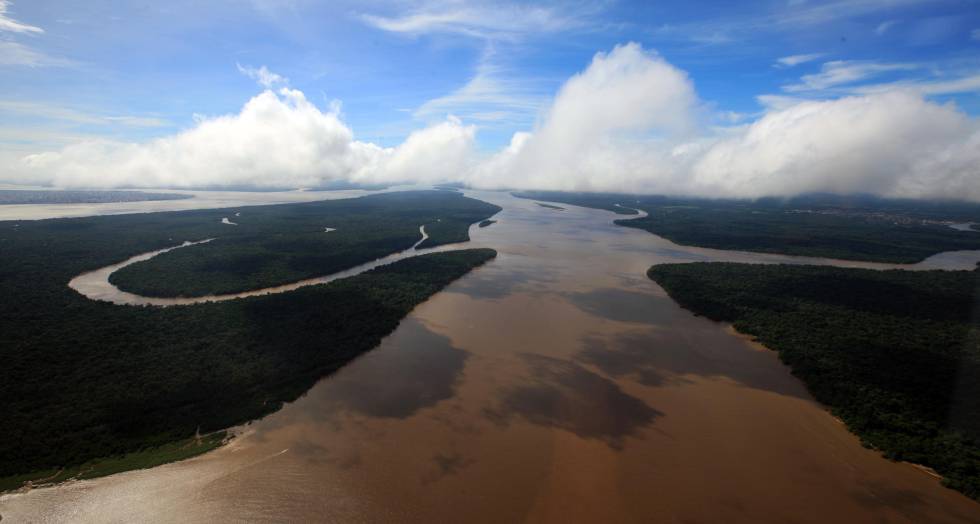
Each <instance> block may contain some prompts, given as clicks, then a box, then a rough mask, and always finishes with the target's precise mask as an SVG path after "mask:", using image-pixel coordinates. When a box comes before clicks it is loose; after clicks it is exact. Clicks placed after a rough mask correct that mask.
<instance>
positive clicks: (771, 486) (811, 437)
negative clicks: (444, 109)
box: [0, 193, 980, 524]
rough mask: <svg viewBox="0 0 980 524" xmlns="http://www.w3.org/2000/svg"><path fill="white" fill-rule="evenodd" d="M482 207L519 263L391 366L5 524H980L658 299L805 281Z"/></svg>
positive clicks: (8, 502)
mask: <svg viewBox="0 0 980 524" xmlns="http://www.w3.org/2000/svg"><path fill="white" fill-rule="evenodd" d="M474 196H478V197H480V198H483V199H486V200H488V201H493V202H495V203H498V204H500V205H502V206H503V207H504V211H503V212H501V213H500V214H499V215H498V216H496V217H494V218H495V219H497V220H498V222H497V223H495V224H493V225H492V226H490V227H487V228H474V229H473V230H472V232H471V233H472V235H473V237H474V242H473V244H474V245H475V246H478V245H488V246H491V247H494V248H496V249H497V250H498V252H499V256H498V257H497V259H496V260H494V261H493V262H491V263H490V264H488V265H486V266H484V267H482V268H480V269H478V270H476V271H474V272H472V273H470V274H469V275H467V276H466V277H464V278H462V279H461V280H459V281H457V282H456V283H454V284H453V285H451V286H449V287H448V288H447V289H446V290H445V291H444V292H442V293H439V294H438V295H436V296H435V297H433V298H432V299H431V300H429V301H428V302H426V303H424V304H422V305H421V306H419V307H418V308H416V310H415V311H414V312H413V313H412V314H411V315H410V316H409V317H408V318H406V319H405V320H404V321H403V322H402V324H401V326H400V327H399V328H398V330H396V331H395V332H394V333H393V334H392V335H391V336H390V337H388V338H387V339H385V340H384V342H383V343H382V344H381V346H380V347H378V348H376V349H375V350H373V351H371V352H369V353H367V354H365V355H364V356H362V357H361V358H359V359H357V360H356V361H354V362H352V363H351V364H350V365H348V366H346V367H345V368H343V369H341V370H340V371H339V372H338V373H336V374H334V375H333V376H331V377H328V378H326V379H324V380H322V381H321V382H320V383H318V384H317V385H316V386H315V387H314V388H313V389H311V390H310V391H309V392H308V393H307V394H306V395H305V396H304V397H302V398H301V399H299V400H297V401H296V402H294V403H292V404H290V405H288V406H286V407H285V408H284V409H282V410H281V411H279V412H277V413H275V414H273V415H270V416H268V417H266V418H264V419H262V420H260V421H257V422H254V423H252V424H250V425H247V426H245V427H243V428H239V430H238V431H239V432H240V436H239V437H238V438H236V439H235V440H234V441H233V442H232V443H231V444H230V445H228V446H226V447H224V448H221V449H219V450H217V451H215V452H212V453H209V454H207V455H204V456H202V457H198V458H195V459H191V460H188V461H184V462H180V463H175V464H169V465H165V466H162V467H159V468H155V469H151V470H146V471H136V472H128V473H124V474H120V475H115V476H111V477H107V478H103V479H95V480H92V481H82V482H75V483H70V484H65V485H61V486H57V487H54V488H45V489H37V490H33V491H30V492H27V493H22V494H13V495H5V496H3V497H2V498H0V514H2V515H3V516H4V524H6V522H7V521H8V520H9V521H12V522H20V521H71V522H85V521H98V522H135V521H160V522H212V521H238V520H247V521H251V522H282V521H332V522H401V521H405V522H458V521H467V522H469V521H473V522H515V521H518V522H519V521H532V522H827V521H838V522H977V521H978V520H980V505H978V504H977V503H975V502H973V501H971V500H969V499H967V498H966V497H963V496H962V495H960V494H958V493H956V492H954V491H951V490H947V489H945V488H943V487H941V486H940V485H939V483H938V481H937V480H936V479H934V478H933V477H931V476H930V475H929V474H927V473H925V472H923V471H920V470H919V469H917V468H915V467H913V466H911V465H908V464H901V463H892V462H889V461H887V460H885V459H883V458H881V457H880V456H879V455H878V454H876V453H874V452H872V451H869V450H866V449H864V448H862V447H861V446H860V444H859V442H858V440H857V438H855V437H854V436H853V435H851V434H850V433H848V432H847V431H846V430H845V429H844V428H843V426H841V425H840V424H839V423H838V422H837V421H836V420H834V418H833V417H831V416H830V415H829V414H828V413H827V412H826V411H824V410H823V409H822V408H821V407H820V406H819V405H817V404H816V403H814V402H813V400H812V399H811V398H810V397H809V395H808V394H807V393H806V391H805V389H804V388H803V386H802V385H801V384H800V383H799V382H798V381H797V380H796V379H795V378H793V377H792V376H791V375H790V374H789V372H788V371H787V369H786V368H785V367H784V366H782V365H781V364H780V363H779V361H778V359H777V358H776V356H775V354H774V353H773V352H770V351H768V350H765V349H764V348H760V347H758V346H756V345H754V344H752V343H750V342H748V341H746V340H745V339H744V338H742V337H739V336H736V335H735V334H733V333H732V332H731V331H730V330H729V329H728V328H726V327H725V326H723V325H719V324H716V323H713V322H710V321H707V320H704V319H703V318H698V317H694V316H693V315H691V314H690V313H688V312H686V311H684V310H682V309H680V308H679V307H678V306H676V304H674V302H673V301H672V300H670V299H669V298H668V297H667V296H666V294H665V293H664V292H663V291H662V290H661V289H660V288H659V287H658V286H657V285H656V284H655V283H653V282H651V281H649V280H648V279H647V278H646V277H645V271H646V269H647V268H648V267H649V266H650V265H651V264H653V263H657V262H674V261H685V260H687V261H690V260H714V259H727V260H744V261H764V262H779V261H787V260H790V259H788V258H786V257H778V256H762V255H752V254H744V253H725V252H719V251H714V250H705V249H694V248H685V247H680V246H676V245H674V244H671V243H670V242H667V241H665V240H662V239H659V238H657V237H655V236H653V235H650V234H648V233H646V232H643V231H638V230H633V229H629V228H622V227H617V226H613V225H612V219H613V218H615V217H614V216H613V215H612V214H611V213H608V212H602V211H595V210H585V209H581V208H576V207H573V206H563V207H566V210H565V211H555V210H551V209H547V208H543V207H540V206H538V205H536V204H535V203H534V202H533V201H527V200H517V199H512V198H510V197H508V196H506V195H502V194H492V193H487V194H482V193H476V194H474ZM971 257H972V258H971ZM978 258H980V257H978V253H977V252H973V253H960V254H955V255H945V256H939V257H934V258H933V259H931V260H930V261H927V262H926V263H924V264H922V265H920V267H947V268H956V267H967V268H968V267H972V263H975V261H976V260H977V259H978ZM848 265H859V266H873V267H882V266H880V265H873V264H850V263H849V264H848Z"/></svg>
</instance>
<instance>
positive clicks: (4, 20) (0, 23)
mask: <svg viewBox="0 0 980 524" xmlns="http://www.w3.org/2000/svg"><path fill="white" fill-rule="evenodd" d="M9 9H10V1H9V0H0V31H8V32H11V33H43V32H44V29H41V28H40V27H37V26H33V25H29V24H24V23H21V22H18V21H17V20H14V19H13V18H10V16H8V15H7V11H8V10H9Z"/></svg>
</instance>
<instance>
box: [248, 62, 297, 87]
mask: <svg viewBox="0 0 980 524" xmlns="http://www.w3.org/2000/svg"><path fill="white" fill-rule="evenodd" d="M235 67H237V68H238V72H239V73H241V74H243V75H245V76H247V77H249V78H251V79H252V80H255V81H256V82H257V83H258V84H259V85H260V86H262V87H264V88H266V89H271V88H273V87H275V86H276V85H277V84H284V85H285V84H289V79H288V78H285V77H282V76H279V75H278V74H276V73H273V72H272V71H269V69H268V68H267V67H265V66H262V67H260V68H258V69H256V68H254V67H251V66H243V65H241V64H237V63H236V64H235Z"/></svg>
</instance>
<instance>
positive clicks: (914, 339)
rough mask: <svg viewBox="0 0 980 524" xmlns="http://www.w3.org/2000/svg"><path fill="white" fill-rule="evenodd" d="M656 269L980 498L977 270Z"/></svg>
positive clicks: (888, 446) (688, 303) (891, 451)
mask: <svg viewBox="0 0 980 524" xmlns="http://www.w3.org/2000/svg"><path fill="white" fill-rule="evenodd" d="M648 274H649V276H650V278H652V279H653V280H655V281H656V282H657V283H658V284H660V285H661V286H662V287H663V288H664V289H665V290H666V291H667V292H668V293H669V294H670V296H671V297H672V298H673V299H674V300H676V301H677V302H678V303H680V304H681V305H682V306H683V307H685V308H687V309H689V310H691V311H693V312H695V313H697V314H700V315H704V316H706V317H708V318H710V319H713V320H718V321H725V322H731V323H733V324H734V327H735V328H736V329H738V330H739V331H741V332H743V333H746V334H749V335H752V336H754V337H756V338H757V339H758V340H759V341H760V342H762V343H763V344H765V345H766V346H768V347H769V348H771V349H774V350H776V351H778V352H779V356H780V358H781V359H782V360H783V362H785V363H786V364H788V365H789V366H790V367H791V368H792V371H793V374H794V375H796V376H798V377H799V378H800V379H802V380H803V382H804V383H805V384H806V385H807V387H808V389H809V390H810V392H811V393H812V394H813V396H814V397H815V398H816V399H817V400H818V401H820V402H822V403H823V404H826V405H828V406H830V408H831V409H832V410H833V412H834V413H835V414H836V415H837V416H839V417H840V418H841V419H842V420H843V421H844V422H845V423H846V424H847V426H848V428H850V429H851V430H852V431H853V432H854V433H856V434H858V435H859V436H860V437H861V439H862V441H863V442H864V443H865V444H866V445H868V446H870V447H873V448H875V449H878V450H881V452H882V453H884V454H885V456H887V457H889V458H892V459H896V460H907V461H910V462H915V463H919V464H924V465H926V466H929V467H931V468H933V469H935V470H936V471H937V472H939V473H940V474H941V475H943V477H944V483H945V484H946V485H948V486H949V487H952V488H955V489H957V490H960V491H962V492H964V493H966V494H967V495H969V496H971V497H973V498H980V269H978V270H976V271H904V270H891V271H874V270H867V269H844V268H833V267H823V266H795V265H754V264H735V263H720V262H717V263H703V262H702V263H691V264H665V265H656V266H653V267H651V268H650V270H649V272H648Z"/></svg>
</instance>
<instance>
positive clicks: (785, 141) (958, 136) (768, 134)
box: [689, 92, 980, 200]
mask: <svg viewBox="0 0 980 524" xmlns="http://www.w3.org/2000/svg"><path fill="white" fill-rule="evenodd" d="M689 187H690V188H692V189H694V190H697V191H704V192H710V193H713V194H723V195H734V196H747V197H757V196H763V195H791V194H797V193H802V192H810V191H831V192H837V193H853V192H868V193H877V194H880V195H887V196H903V197H906V196H907V197H915V196H927V197H948V198H970V199H973V200H980V127H978V125H977V122H976V121H974V120H972V119H970V118H969V117H967V116H966V115H964V114H963V113H961V112H959V111H958V110H957V109H956V108H955V107H953V106H951V105H939V104H935V103H932V102H929V101H927V100H925V99H923V98H922V97H921V96H919V95H916V94H913V93H909V92H891V93H884V94H878V95H871V96H861V97H848V98H842V99H838V100H829V101H810V102H802V103H800V104H797V105H795V106H792V107H788V108H785V109H782V110H778V111H772V112H770V113H768V114H766V115H765V116H764V117H762V118H761V119H760V120H758V121H757V122H755V123H753V124H751V125H749V126H747V127H746V128H744V129H743V130H742V131H741V132H740V133H738V134H737V135H736V136H733V137H730V138H727V139H723V140H720V141H718V142H717V143H715V144H713V145H712V146H711V147H710V148H708V149H707V150H706V151H705V153H704V154H703V155H702V156H701V157H700V158H699V159H698V160H697V162H695V163H694V164H693V166H692V169H691V180H690V186H689Z"/></svg>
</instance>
